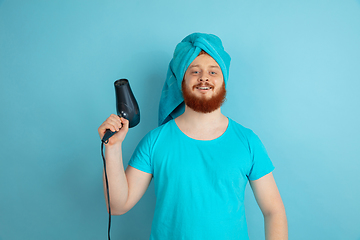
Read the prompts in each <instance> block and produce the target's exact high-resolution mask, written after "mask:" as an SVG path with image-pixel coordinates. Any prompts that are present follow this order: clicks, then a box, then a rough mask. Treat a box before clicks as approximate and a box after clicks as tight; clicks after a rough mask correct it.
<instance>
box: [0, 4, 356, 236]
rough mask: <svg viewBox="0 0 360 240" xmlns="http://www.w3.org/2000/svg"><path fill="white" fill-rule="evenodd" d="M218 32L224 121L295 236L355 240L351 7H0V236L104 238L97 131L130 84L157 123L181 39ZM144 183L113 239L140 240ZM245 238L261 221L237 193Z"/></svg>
mask: <svg viewBox="0 0 360 240" xmlns="http://www.w3.org/2000/svg"><path fill="white" fill-rule="evenodd" d="M192 32H207V33H214V34H216V35H218V36H219V37H220V38H221V39H222V41H223V44H224V46H225V49H226V50H227V51H228V52H229V54H230V55H231V57H232V63H231V67H230V78H229V82H228V101H227V102H226V104H225V105H224V107H223V113H224V114H225V115H227V116H229V117H231V118H233V119H234V120H236V121H237V122H239V123H241V124H242V125H244V126H246V127H248V128H251V129H252V130H254V131H255V132H256V133H257V134H258V135H259V136H260V138H261V139H262V141H263V143H264V145H265V146H266V148H267V150H268V153H269V155H270V157H271V158H272V160H273V163H274V165H275V166H276V169H275V171H274V176H275V179H276V181H277V184H278V187H279V189H280V192H281V195H282V198H283V201H284V204H285V207H286V211H287V216H288V222H289V235H290V239H293V240H300V239H301V240H303V239H307V240H308V239H310V240H312V239H314V240H318V239H327V240H330V239H341V240H353V239H355V240H359V239H360V220H359V215H360V191H359V183H360V174H359V171H360V164H359V158H360V157H359V156H360V147H359V143H360V137H359V136H360V128H359V122H360V114H359V109H360V94H359V92H360V83H359V81H360V1H359V0H357V1H355V0H341V1H333V0H315V1H314V0H311V1H310V0H296V1H286V0H274V1H245V0H234V1H221V2H220V1H213V0H206V1H205V0H196V1H194V0H191V1H190V0H182V1H165V0H157V1H138V0H137V1H113V0H104V1H80V0H72V1H70V0H62V1H60V0H54V1H35V0H34V1H7V0H2V1H1V0H0V79H1V85H0V100H1V105H0V106H1V109H0V111H1V125H0V133H1V138H0V148H1V161H0V239H1V240H8V239H11V240H13V239H29V240H32V239H37V240H38V239H53V240H56V239H87V240H89V239H106V235H107V212H106V208H105V201H104V197H103V189H102V180H101V175H102V159H101V155H100V140H99V137H98V133H97V128H98V126H99V125H100V124H101V123H102V122H103V121H104V120H105V119H106V118H107V117H108V116H109V115H110V114H111V113H115V101H114V98H115V97H114V89H113V82H114V81H115V80H116V79H119V78H128V79H129V80H130V83H131V86H132V89H133V91H134V93H135V95H136V97H137V100H138V102H139V105H140V108H141V114H142V115H141V123H140V125H139V126H138V127H136V128H133V129H131V130H130V131H129V134H128V136H127V139H126V142H125V143H124V158H125V159H126V160H125V164H127V161H128V159H129V157H130V156H131V154H132V152H133V150H134V148H135V147H136V145H137V143H138V142H139V141H140V139H141V138H142V137H143V136H144V135H145V134H146V133H147V132H148V131H149V130H151V129H153V128H155V127H156V126H157V113H158V102H159V99H160V92H161V89H162V85H163V82H164V79H165V76H166V71H167V67H168V63H169V61H170V59H171V56H172V52H173V50H174V48H175V46H176V44H177V43H178V42H180V41H181V40H182V39H183V38H184V37H185V36H186V35H188V34H190V33H192ZM154 203H155V197H154V188H153V185H150V188H149V190H148V191H147V192H146V194H145V195H144V197H143V198H142V199H141V200H140V202H139V203H138V204H137V205H136V206H135V207H134V208H133V209H132V210H131V211H130V212H128V213H127V214H125V215H123V216H115V217H113V225H112V237H113V239H131V240H132V239H147V238H148V236H149V234H150V227H151V220H152V216H153V211H154ZM246 214H247V220H248V226H249V235H250V239H252V240H257V239H264V237H263V234H264V233H263V218H262V215H261V212H260V210H259V209H258V207H257V204H256V202H255V200H254V197H253V195H252V193H251V189H250V188H249V187H248V188H247V192H246Z"/></svg>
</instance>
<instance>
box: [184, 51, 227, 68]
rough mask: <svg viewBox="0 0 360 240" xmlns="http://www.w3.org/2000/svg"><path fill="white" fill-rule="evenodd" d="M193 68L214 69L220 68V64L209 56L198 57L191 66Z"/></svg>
mask: <svg viewBox="0 0 360 240" xmlns="http://www.w3.org/2000/svg"><path fill="white" fill-rule="evenodd" d="M191 67H213V68H220V66H219V64H218V63H217V62H216V61H215V60H214V59H213V58H212V57H211V56H210V55H208V54H202V55H199V56H197V57H196V58H195V59H194V61H192V63H191V64H190V65H189V68H191Z"/></svg>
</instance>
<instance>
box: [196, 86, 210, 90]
mask: <svg viewBox="0 0 360 240" xmlns="http://www.w3.org/2000/svg"><path fill="white" fill-rule="evenodd" d="M198 89H201V90H208V89H210V88H209V87H198Z"/></svg>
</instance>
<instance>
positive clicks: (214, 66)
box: [189, 65, 220, 69]
mask: <svg viewBox="0 0 360 240" xmlns="http://www.w3.org/2000/svg"><path fill="white" fill-rule="evenodd" d="M193 67H200V65H190V66H189V68H193ZM209 67H210V68H219V69H220V67H219V66H216V65H211V66H209Z"/></svg>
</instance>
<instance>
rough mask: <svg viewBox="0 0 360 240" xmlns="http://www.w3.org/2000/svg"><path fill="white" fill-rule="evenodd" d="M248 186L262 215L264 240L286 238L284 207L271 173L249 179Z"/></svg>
mask: <svg viewBox="0 0 360 240" xmlns="http://www.w3.org/2000/svg"><path fill="white" fill-rule="evenodd" d="M250 186H251V188H252V190H253V192H254V195H255V199H256V201H257V203H258V205H259V207H260V209H261V212H262V213H263V215H264V220H265V236H266V237H265V238H266V240H275V239H276V240H287V239H288V227H287V219H286V213H285V207H284V204H283V202H282V200H281V197H280V193H279V190H278V188H277V186H276V183H275V180H274V177H273V175H272V173H269V174H267V175H265V176H263V177H262V178H260V179H257V180H254V181H250Z"/></svg>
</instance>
